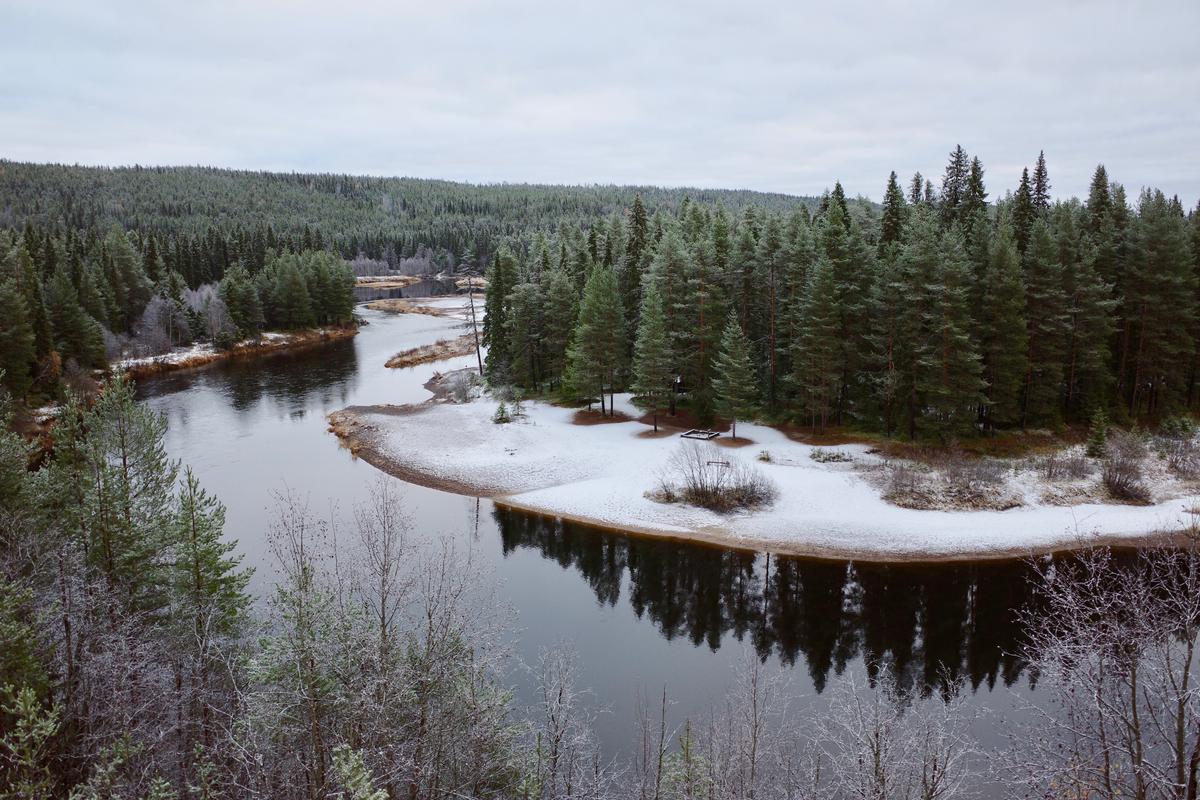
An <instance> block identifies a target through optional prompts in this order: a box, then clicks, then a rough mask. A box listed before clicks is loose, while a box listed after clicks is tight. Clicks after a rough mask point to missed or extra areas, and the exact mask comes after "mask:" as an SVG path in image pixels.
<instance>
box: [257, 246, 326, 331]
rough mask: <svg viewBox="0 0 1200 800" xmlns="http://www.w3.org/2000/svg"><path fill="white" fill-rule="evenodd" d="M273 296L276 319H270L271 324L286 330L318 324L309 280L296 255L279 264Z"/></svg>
mask: <svg viewBox="0 0 1200 800" xmlns="http://www.w3.org/2000/svg"><path fill="white" fill-rule="evenodd" d="M271 298H272V307H273V309H274V319H271V320H268V322H269V323H270V324H272V325H277V326H279V327H280V328H283V329H284V330H298V329H301V328H311V327H312V326H313V325H315V324H316V315H315V314H314V313H313V304H312V298H311V296H310V295H309V293H308V282H307V281H305V280H304V276H303V275H302V274H301V272H300V267H299V266H298V264H297V259H296V258H295V257H294V256H293V257H291V258H287V259H286V260H284V261H283V263H282V264H279V265H278V267H277V271H276V273H275V285H274V287H273V288H272V291H271Z"/></svg>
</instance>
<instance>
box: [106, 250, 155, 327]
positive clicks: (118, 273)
mask: <svg viewBox="0 0 1200 800" xmlns="http://www.w3.org/2000/svg"><path fill="white" fill-rule="evenodd" d="M104 250H105V252H106V254H107V256H108V265H109V267H108V272H109V274H108V278H109V286H110V287H111V289H112V296H113V299H114V301H115V303H116V307H117V315H116V316H115V317H114V316H111V315H110V319H112V320H113V323H114V325H115V324H117V321H118V318H119V322H120V325H119V327H120V329H121V330H125V331H132V330H133V327H134V325H135V324H136V323H137V321H138V319H139V318H140V317H141V315H142V309H143V308H145V307H146V303H148V302H149V301H150V297H151V295H152V293H153V288H154V284H152V283H151V282H150V279H149V278H148V277H146V272H145V270H144V269H143V268H142V258H141V256H140V255H139V254H138V252H137V248H135V247H134V246H133V243H132V242H130V241H129V237H128V236H127V235H126V234H125V232H124V231H122V230H121V229H120V228H118V227H114V228H113V229H112V230H110V231H109V232H108V235H107V236H106V237H104Z"/></svg>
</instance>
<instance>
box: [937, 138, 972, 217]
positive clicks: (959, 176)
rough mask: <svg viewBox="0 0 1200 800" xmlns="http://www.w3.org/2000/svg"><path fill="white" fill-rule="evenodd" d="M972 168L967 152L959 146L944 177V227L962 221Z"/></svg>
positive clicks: (951, 155)
mask: <svg viewBox="0 0 1200 800" xmlns="http://www.w3.org/2000/svg"><path fill="white" fill-rule="evenodd" d="M970 171H971V166H970V162H969V161H968V160H967V151H966V150H964V149H963V147H962V145H958V146H956V147H955V148H954V150H953V151H951V153H950V161H949V163H947V164H946V172H945V174H944V175H943V176H942V198H941V199H942V202H941V209H940V210H941V219H942V225H943V226H944V227H949V226H950V225H953V224H954V223H956V222H959V221H960V212H961V211H962V205H963V199H964V197H965V196H966V193H967V179H968V177H969V175H970Z"/></svg>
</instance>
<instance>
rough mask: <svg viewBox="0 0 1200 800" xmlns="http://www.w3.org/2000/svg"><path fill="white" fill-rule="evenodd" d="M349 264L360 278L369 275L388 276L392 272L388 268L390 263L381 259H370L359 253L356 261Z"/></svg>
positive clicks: (355, 258)
mask: <svg viewBox="0 0 1200 800" xmlns="http://www.w3.org/2000/svg"><path fill="white" fill-rule="evenodd" d="M349 263H350V269H352V270H353V271H354V274H355V275H357V276H359V277H365V276H368V275H387V274H388V273H389V272H391V269H390V268H389V267H388V262H386V261H383V260H380V259H375V258H368V257H367V256H366V255H364V254H362V253H359V254H358V255H357V256H355V257H354V259H353V260H352V261H350V262H349Z"/></svg>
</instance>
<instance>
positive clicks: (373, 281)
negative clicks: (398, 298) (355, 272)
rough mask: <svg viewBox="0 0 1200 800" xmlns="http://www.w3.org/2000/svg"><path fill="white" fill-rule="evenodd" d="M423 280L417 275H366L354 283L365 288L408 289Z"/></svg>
mask: <svg viewBox="0 0 1200 800" xmlns="http://www.w3.org/2000/svg"><path fill="white" fill-rule="evenodd" d="M423 280H425V279H424V278H418V277H417V276H416V275H364V276H362V277H360V278H359V279H358V280H356V281H355V282H354V285H355V286H358V287H361V288H363V289H406V288H408V287H409V286H412V285H413V284H414V283H420V282H421V281H423Z"/></svg>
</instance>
